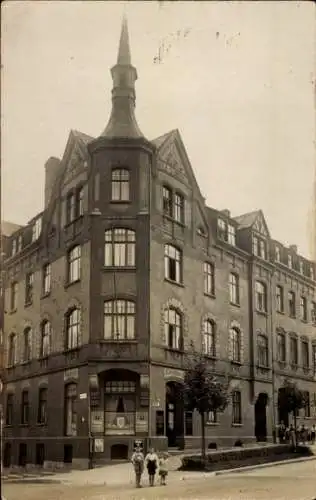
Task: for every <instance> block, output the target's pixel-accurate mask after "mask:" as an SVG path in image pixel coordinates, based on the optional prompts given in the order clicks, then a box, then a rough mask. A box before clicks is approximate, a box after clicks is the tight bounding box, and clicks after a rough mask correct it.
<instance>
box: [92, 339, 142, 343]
mask: <svg viewBox="0 0 316 500" xmlns="http://www.w3.org/2000/svg"><path fill="white" fill-rule="evenodd" d="M99 342H100V344H111V343H115V344H124V343H126V344H137V342H138V341H137V339H100V340H99Z"/></svg>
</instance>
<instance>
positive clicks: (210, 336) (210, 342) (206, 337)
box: [203, 319, 216, 356]
mask: <svg viewBox="0 0 316 500" xmlns="http://www.w3.org/2000/svg"><path fill="white" fill-rule="evenodd" d="M203 352H204V354H206V355H208V356H216V325H215V323H214V321H212V320H210V319H207V320H205V321H204V331H203Z"/></svg>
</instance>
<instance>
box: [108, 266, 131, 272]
mask: <svg viewBox="0 0 316 500" xmlns="http://www.w3.org/2000/svg"><path fill="white" fill-rule="evenodd" d="M102 270H103V271H107V272H113V271H119V272H120V271H136V266H103V267H102Z"/></svg>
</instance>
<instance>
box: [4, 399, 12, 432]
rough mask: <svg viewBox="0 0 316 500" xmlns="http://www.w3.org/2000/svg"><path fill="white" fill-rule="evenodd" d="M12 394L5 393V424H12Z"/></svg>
mask: <svg viewBox="0 0 316 500" xmlns="http://www.w3.org/2000/svg"><path fill="white" fill-rule="evenodd" d="M13 401H14V396H13V394H8V395H7V401H6V403H7V405H6V413H5V424H6V425H12V424H13V412H14V405H13Z"/></svg>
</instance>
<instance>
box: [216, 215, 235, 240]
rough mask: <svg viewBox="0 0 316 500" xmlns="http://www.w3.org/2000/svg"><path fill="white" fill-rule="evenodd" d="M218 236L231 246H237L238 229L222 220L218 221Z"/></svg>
mask: <svg viewBox="0 0 316 500" xmlns="http://www.w3.org/2000/svg"><path fill="white" fill-rule="evenodd" d="M217 236H218V238H219V239H220V240H223V241H226V242H227V243H229V244H230V245H234V246H235V245H236V227H235V226H233V225H232V224H229V223H228V222H226V221H225V220H223V219H221V218H218V219H217Z"/></svg>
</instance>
